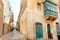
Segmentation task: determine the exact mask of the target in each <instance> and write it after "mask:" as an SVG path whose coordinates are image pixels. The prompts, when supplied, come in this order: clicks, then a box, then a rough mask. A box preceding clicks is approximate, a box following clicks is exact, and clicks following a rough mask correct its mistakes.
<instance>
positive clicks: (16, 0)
mask: <svg viewBox="0 0 60 40" xmlns="http://www.w3.org/2000/svg"><path fill="white" fill-rule="evenodd" d="M9 2H10V6H11V10H12V12H13V14H14V22H17V18H18V14H19V11H20V0H9Z"/></svg>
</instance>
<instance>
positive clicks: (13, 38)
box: [0, 30, 26, 40]
mask: <svg viewBox="0 0 60 40" xmlns="http://www.w3.org/2000/svg"><path fill="white" fill-rule="evenodd" d="M0 40H26V39H25V37H24V36H23V35H22V34H21V33H20V32H18V31H16V30H13V31H11V32H9V33H8V34H6V35H4V36H2V37H1V38H0Z"/></svg>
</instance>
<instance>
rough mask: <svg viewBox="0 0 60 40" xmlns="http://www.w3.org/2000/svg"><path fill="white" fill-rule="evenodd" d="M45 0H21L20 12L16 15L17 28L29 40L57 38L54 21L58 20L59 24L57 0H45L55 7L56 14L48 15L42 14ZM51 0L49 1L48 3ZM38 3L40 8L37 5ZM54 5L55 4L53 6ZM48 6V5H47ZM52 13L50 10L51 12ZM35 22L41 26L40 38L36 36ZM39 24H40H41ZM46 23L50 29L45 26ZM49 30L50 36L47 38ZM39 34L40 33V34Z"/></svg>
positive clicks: (55, 39) (54, 39)
mask: <svg viewBox="0 0 60 40" xmlns="http://www.w3.org/2000/svg"><path fill="white" fill-rule="evenodd" d="M45 2H46V0H45V1H42V0H21V10H20V14H19V16H18V21H17V28H18V29H19V31H20V32H21V33H22V34H23V35H24V36H25V37H26V38H27V39H30V40H35V39H36V40H40V39H41V40H48V39H52V40H58V37H57V35H58V34H57V27H56V23H57V22H58V23H59V24H60V21H59V20H60V18H59V17H60V15H59V7H58V1H57V0H52V1H47V3H48V5H50V6H53V7H55V8H56V10H52V11H56V12H57V13H56V15H55V14H54V13H53V14H50V12H49V11H48V12H49V15H47V14H46V15H47V16H46V15H44V14H45V12H44V11H45V10H46V9H45V6H47V5H45ZM50 2H51V3H50ZM39 5H40V7H41V8H40V9H39V8H38V6H39ZM54 5H55V6H54ZM47 8H48V7H47ZM51 13H52V12H51ZM36 23H37V24H41V25H42V28H41V29H40V30H42V35H43V37H42V38H37V33H36V32H37V27H38V26H37V25H36ZM41 25H40V26H41ZM47 25H50V31H49V29H48V27H47ZM49 32H50V33H51V34H50V36H51V37H52V38H49ZM40 36H41V35H40Z"/></svg>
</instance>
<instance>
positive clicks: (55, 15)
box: [44, 9, 58, 17]
mask: <svg viewBox="0 0 60 40" xmlns="http://www.w3.org/2000/svg"><path fill="white" fill-rule="evenodd" d="M44 15H45V16H53V17H58V14H57V12H54V11H51V10H48V9H47V10H45V11H44Z"/></svg>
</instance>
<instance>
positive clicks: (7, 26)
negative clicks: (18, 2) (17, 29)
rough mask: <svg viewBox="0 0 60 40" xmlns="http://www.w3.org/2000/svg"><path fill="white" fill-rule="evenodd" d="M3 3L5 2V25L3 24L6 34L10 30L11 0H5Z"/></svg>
mask: <svg viewBox="0 0 60 40" xmlns="http://www.w3.org/2000/svg"><path fill="white" fill-rule="evenodd" d="M3 4H4V15H3V16H4V18H3V19H4V20H3V22H4V25H3V29H2V30H3V34H6V33H8V32H9V31H10V24H9V21H10V16H11V7H10V4H9V0H3Z"/></svg>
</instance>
